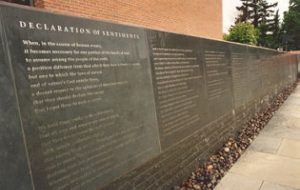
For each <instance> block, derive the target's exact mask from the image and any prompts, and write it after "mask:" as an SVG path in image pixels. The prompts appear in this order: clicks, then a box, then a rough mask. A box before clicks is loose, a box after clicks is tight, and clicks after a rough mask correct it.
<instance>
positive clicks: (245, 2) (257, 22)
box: [236, 0, 277, 47]
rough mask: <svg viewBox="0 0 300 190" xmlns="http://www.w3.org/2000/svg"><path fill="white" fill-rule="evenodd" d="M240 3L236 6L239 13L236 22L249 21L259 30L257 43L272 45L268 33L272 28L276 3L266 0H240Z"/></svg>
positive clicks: (266, 45) (270, 32)
mask: <svg viewBox="0 0 300 190" xmlns="http://www.w3.org/2000/svg"><path fill="white" fill-rule="evenodd" d="M241 1H242V5H241V6H240V7H237V10H238V11H240V14H239V15H238V17H237V18H236V23H239V22H249V23H252V24H253V26H254V27H255V28H257V29H258V30H259V34H260V35H259V39H258V44H259V45H261V46H265V47H272V46H273V42H272V40H273V38H272V36H270V34H272V33H273V31H272V29H273V28H274V26H273V25H274V19H272V16H274V10H273V9H274V7H276V6H277V3H273V4H269V3H268V2H267V1H266V0H241Z"/></svg>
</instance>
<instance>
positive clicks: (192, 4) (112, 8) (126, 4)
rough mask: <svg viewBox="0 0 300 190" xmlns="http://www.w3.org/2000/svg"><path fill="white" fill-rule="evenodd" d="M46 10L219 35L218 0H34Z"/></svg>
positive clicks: (200, 33)
mask: <svg viewBox="0 0 300 190" xmlns="http://www.w3.org/2000/svg"><path fill="white" fill-rule="evenodd" d="M34 3H35V6H36V7H38V8H43V9H46V10H50V11H54V12H60V13H64V14H69V15H77V16H82V17H88V18H93V19H101V20H107V21H113V22H117V23H127V24H129V25H136V26H142V27H146V28H152V29H157V30H164V31H170V32H175V33H182V34H189V35H194V36H203V37H208V38H215V39H222V1H221V0H186V1H183V0H109V1H107V0H84V1H82V0H35V1H34Z"/></svg>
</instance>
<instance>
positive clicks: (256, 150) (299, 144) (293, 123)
mask: <svg viewBox="0 0 300 190" xmlns="http://www.w3.org/2000/svg"><path fill="white" fill-rule="evenodd" d="M215 189H216V190H296V189H299V190H300V85H298V87H297V88H296V91H295V92H294V93H293V94H291V96H290V97H289V98H288V99H287V100H286V102H285V103H284V104H283V105H282V106H281V107H280V108H279V110H278V111H277V112H276V113H275V115H274V117H273V118H272V119H271V120H270V122H269V123H268V125H267V126H266V127H265V128H264V129H263V130H262V131H261V133H260V134H259V136H258V137H257V138H256V139H255V140H254V142H253V143H252V144H251V146H250V147H249V148H248V150H247V151H246V152H245V153H244V154H243V155H242V157H241V158H240V159H239V160H238V161H237V162H236V163H235V164H234V165H233V167H232V168H231V169H230V170H229V172H228V173H227V174H226V175H225V177H224V178H223V179H222V180H221V182H220V183H219V185H218V186H217V187H216V188H215Z"/></svg>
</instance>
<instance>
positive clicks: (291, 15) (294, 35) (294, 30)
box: [283, 0, 300, 50]
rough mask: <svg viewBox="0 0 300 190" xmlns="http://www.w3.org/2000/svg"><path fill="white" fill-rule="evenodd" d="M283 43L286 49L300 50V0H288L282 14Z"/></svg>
mask: <svg viewBox="0 0 300 190" xmlns="http://www.w3.org/2000/svg"><path fill="white" fill-rule="evenodd" d="M283 33H284V34H283V41H284V44H285V45H286V46H288V49H290V50H300V0H290V4H289V10H288V11H287V12H285V14H284V22H283Z"/></svg>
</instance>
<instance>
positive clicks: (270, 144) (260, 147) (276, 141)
mask: <svg viewBox="0 0 300 190" xmlns="http://www.w3.org/2000/svg"><path fill="white" fill-rule="evenodd" d="M280 143H281V138H274V137H267V136H258V137H257V138H256V139H255V140H254V142H253V143H252V144H251V146H250V147H249V150H252V151H257V152H265V153H272V154H275V153H276V152H277V151H278V148H279V146H280Z"/></svg>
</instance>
